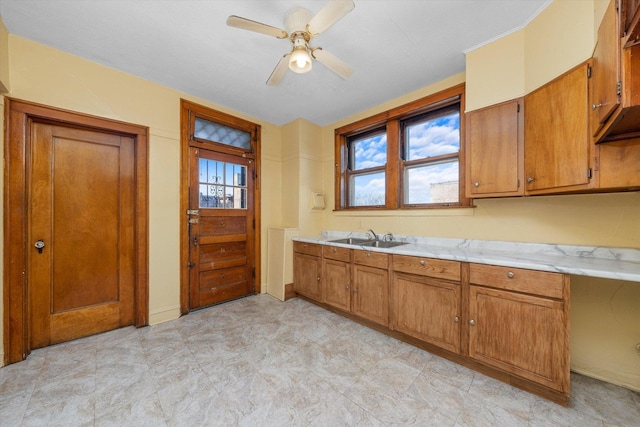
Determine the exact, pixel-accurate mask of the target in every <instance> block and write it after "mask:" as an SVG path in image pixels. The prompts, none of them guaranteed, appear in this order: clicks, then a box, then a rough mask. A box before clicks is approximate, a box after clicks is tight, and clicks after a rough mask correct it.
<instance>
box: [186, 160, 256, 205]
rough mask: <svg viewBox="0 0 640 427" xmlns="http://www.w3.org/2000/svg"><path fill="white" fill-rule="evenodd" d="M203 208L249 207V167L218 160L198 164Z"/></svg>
mask: <svg viewBox="0 0 640 427" xmlns="http://www.w3.org/2000/svg"><path fill="white" fill-rule="evenodd" d="M198 176H199V178H198V181H199V200H200V207H201V208H218V209H247V167H246V166H244V165H236V164H233V163H227V162H221V161H218V160H210V159H200V162H199V164H198Z"/></svg>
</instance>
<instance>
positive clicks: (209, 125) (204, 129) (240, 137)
mask: <svg viewBox="0 0 640 427" xmlns="http://www.w3.org/2000/svg"><path fill="white" fill-rule="evenodd" d="M193 135H194V136H195V137H196V138H201V139H208V140H209V141H213V142H219V143H221V144H226V145H231V146H233V147H240V148H244V149H245V150H249V149H251V134H250V133H249V132H245V131H243V130H239V129H234V128H231V127H229V126H225V125H221V124H219V123H214V122H211V121H209V120H205V119H202V118H200V117H196V122H195V129H194V132H193Z"/></svg>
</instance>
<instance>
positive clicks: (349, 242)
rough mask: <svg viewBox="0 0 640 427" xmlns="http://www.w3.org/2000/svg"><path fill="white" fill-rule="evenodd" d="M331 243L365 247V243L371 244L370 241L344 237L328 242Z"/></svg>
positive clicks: (371, 241)
mask: <svg viewBox="0 0 640 427" xmlns="http://www.w3.org/2000/svg"><path fill="white" fill-rule="evenodd" d="M329 242H331V243H344V244H345V245H365V244H367V243H373V242H374V240H371V239H359V238H356V237H346V238H344V239H336V240H329Z"/></svg>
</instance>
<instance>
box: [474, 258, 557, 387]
mask: <svg viewBox="0 0 640 427" xmlns="http://www.w3.org/2000/svg"><path fill="white" fill-rule="evenodd" d="M470 282H471V286H470V289H469V294H470V295H469V319H470V320H469V324H470V327H469V357H471V358H473V359H475V360H477V361H479V362H482V363H484V364H487V365H491V366H494V367H496V368H499V369H501V370H503V371H507V372H509V373H512V374H515V375H518V376H520V377H523V378H526V379H528V380H531V381H534V382H536V383H539V384H542V385H544V386H546V387H549V388H551V389H554V390H557V391H559V392H562V393H567V394H568V393H569V312H568V306H569V281H568V277H566V276H564V275H562V274H555V273H546V272H541V271H531V270H522V269H516V268H507V267H497V266H490V265H479V264H471V265H470Z"/></svg>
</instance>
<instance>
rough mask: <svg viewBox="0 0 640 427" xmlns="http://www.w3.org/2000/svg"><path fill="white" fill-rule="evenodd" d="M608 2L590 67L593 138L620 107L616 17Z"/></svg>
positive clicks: (615, 11) (613, 8) (611, 5)
mask: <svg viewBox="0 0 640 427" xmlns="http://www.w3.org/2000/svg"><path fill="white" fill-rule="evenodd" d="M615 3H616V2H615V0H611V2H610V3H609V6H608V7H607V10H606V12H605V14H604V17H603V18H602V23H601V24H600V27H599V28H598V41H597V43H596V47H595V50H594V51H593V61H592V64H591V93H590V94H591V105H592V115H591V132H592V134H593V135H594V136H595V135H596V134H597V133H598V131H599V130H600V129H601V128H602V126H603V125H604V124H605V122H606V120H607V119H608V118H609V116H611V113H613V111H614V110H615V109H616V107H618V105H619V104H620V97H619V96H618V82H619V81H620V49H619V42H620V39H619V38H618V13H617V10H616V6H615Z"/></svg>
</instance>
